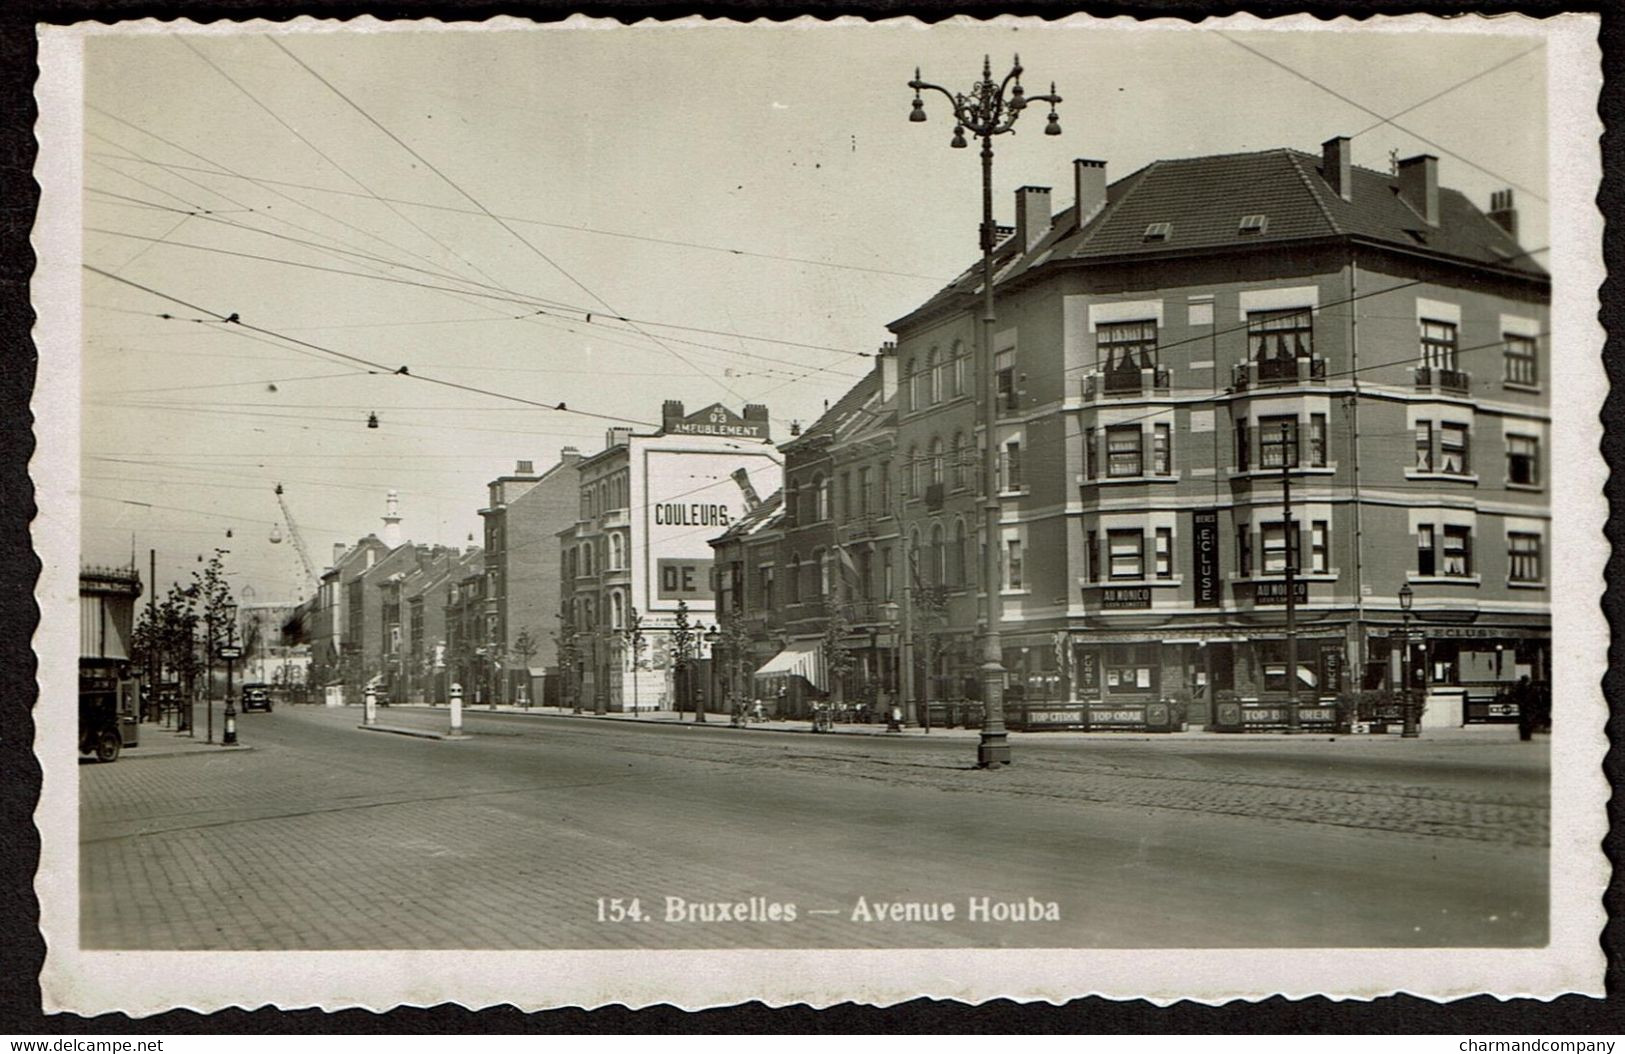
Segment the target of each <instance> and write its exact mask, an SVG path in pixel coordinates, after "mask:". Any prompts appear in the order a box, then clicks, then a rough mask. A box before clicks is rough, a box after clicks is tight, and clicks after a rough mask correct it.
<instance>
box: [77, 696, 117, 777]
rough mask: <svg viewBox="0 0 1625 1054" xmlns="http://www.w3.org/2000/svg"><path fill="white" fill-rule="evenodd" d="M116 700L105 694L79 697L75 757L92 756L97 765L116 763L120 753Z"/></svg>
mask: <svg viewBox="0 0 1625 1054" xmlns="http://www.w3.org/2000/svg"><path fill="white" fill-rule="evenodd" d="M120 724H121V722H120V720H119V712H118V700H117V698H116V697H115V696H112V695H109V694H106V693H90V692H81V693H80V695H79V753H81V754H94V755H96V760H97V761H117V760H118V755H119V751H120V750H123V749H124V735H123V732H122V731H121V730H120Z"/></svg>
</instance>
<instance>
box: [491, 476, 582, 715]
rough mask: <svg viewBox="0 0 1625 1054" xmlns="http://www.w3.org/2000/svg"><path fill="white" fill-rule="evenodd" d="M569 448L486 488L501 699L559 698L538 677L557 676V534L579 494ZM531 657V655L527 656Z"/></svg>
mask: <svg viewBox="0 0 1625 1054" xmlns="http://www.w3.org/2000/svg"><path fill="white" fill-rule="evenodd" d="M580 461H581V454H580V452H579V451H577V450H576V449H575V448H574V447H565V448H564V449H563V450H562V451H560V453H559V460H558V463H557V464H555V465H554V466H552V467H551V468H549V469H547V470H546V471H545V472H542V473H541V474H540V475H538V474H536V473H535V472H533V471H532V463H531V462H529V461H521V462H519V463H518V465H517V467H516V469H515V471H514V473H513V474H512V475H505V476H498V477H497V478H496V479H494V480H492V481H491V483H490V484H489V487H488V491H489V501H488V503H487V505H486V507H485V508H483V509H481V510H480V517H481V518H482V519H483V520H484V521H485V572H486V578H487V589H486V608H487V625H486V641H487V647H488V648H490V649H491V650H492V652H493V654H494V655H495V657H496V659H497V661H498V662H499V663H500V666H501V676H500V678H499V679H498V680H497V682H496V684H495V685H494V690H495V692H496V693H497V697H498V700H499V701H500V702H517V701H520V700H526V701H531V700H533V699H534V701H540V700H541V699H543V698H546V697H549V696H553V695H556V688H554V687H552V686H549V685H548V684H547V682H546V680H545V677H543V676H536V677H533V674H532V671H548V670H552V671H553V672H554V674H555V675H556V672H557V663H558V657H557V649H556V645H555V628H556V625H557V621H558V620H557V615H558V610H559V560H558V533H559V531H561V530H563V529H564V528H565V527H567V526H572V525H574V523H575V521H576V514H575V510H576V506H577V502H578V499H579V496H580V482H579V479H578V469H577V465H578V464H579V462H580ZM527 652H528V654H527Z"/></svg>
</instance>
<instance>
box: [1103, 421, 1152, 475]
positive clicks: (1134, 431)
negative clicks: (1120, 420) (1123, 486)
mask: <svg viewBox="0 0 1625 1054" xmlns="http://www.w3.org/2000/svg"><path fill="white" fill-rule="evenodd" d="M1141 435H1142V433H1141V432H1140V426H1139V425H1114V426H1112V427H1111V428H1108V429H1106V475H1108V476H1113V477H1118V476H1139V475H1143V470H1144V467H1145V464H1144V461H1143V460H1142V458H1141V456H1140V441H1141Z"/></svg>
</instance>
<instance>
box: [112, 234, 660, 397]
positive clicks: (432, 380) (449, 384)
mask: <svg viewBox="0 0 1625 1054" xmlns="http://www.w3.org/2000/svg"><path fill="white" fill-rule="evenodd" d="M80 266H81V267H83V268H84V269H85V270H87V271H90V272H91V273H92V274H99V275H101V276H102V277H103V278H107V279H110V280H111V281H115V282H122V283H124V284H125V285H128V286H131V287H132V288H135V289H139V290H141V291H142V292H144V293H150V294H151V295H153V296H156V297H160V298H162V299H164V300H168V301H170V302H171V303H175V304H180V305H181V306H182V307H186V308H189V309H190V310H193V311H197V312H199V313H201V314H205V315H212V316H213V317H214V318H215V319H216V320H217V321H218V322H220V323H222V324H229V325H232V326H240V327H242V328H243V329H245V330H249V331H251V332H254V333H262V334H265V335H266V336H270V337H275V338H277V339H278V340H284V341H287V342H289V343H291V344H298V345H301V346H303V347H306V348H310V349H312V350H314V351H317V352H320V353H323V354H327V355H331V356H333V357H335V358H339V359H344V360H346V361H349V362H353V363H356V364H358V365H361V366H366V367H368V368H370V369H375V370H379V371H380V372H383V373H388V374H393V375H396V376H402V377H410V378H412V379H413V380H417V381H422V382H424V383H426V384H435V385H439V386H441V387H445V388H451V389H455V390H458V391H465V392H470V393H473V394H476V395H484V396H489V397H490V398H493V399H503V400H506V401H508V402H515V403H521V404H523V405H526V406H533V407H535V408H537V409H539V410H551V411H554V412H555V413H566V414H574V415H577V416H580V417H591V418H595V419H598V420H602V421H614V422H620V423H629V424H635V425H644V426H647V427H651V428H652V427H654V425H653V424H652V423H650V422H648V421H641V420H638V419H636V418H631V417H622V416H618V415H614V414H600V413H595V412H593V411H590V410H576V409H572V408H570V407H568V406H566V405H565V404H564V403H562V402H560V403H558V404H557V405H551V406H550V405H548V404H547V403H543V402H538V401H536V400H534V399H526V398H524V397H522V396H518V395H510V394H508V393H506V392H497V391H492V390H490V389H488V388H480V387H478V386H476V385H470V384H459V383H457V382H456V381H448V380H443V379H441V378H437V377H429V376H426V375H424V374H417V373H412V372H410V369H409V368H408V367H407V366H406V365H404V364H403V365H401V366H398V367H396V366H389V365H387V364H385V363H381V362H376V361H374V360H372V359H367V358H363V357H362V356H360V355H352V354H350V353H348V352H343V351H338V350H336V349H334V348H328V347H324V346H323V345H320V344H314V343H311V342H310V341H305V340H299V339H298V338H297V337H289V336H287V335H286V334H282V333H278V332H277V331H275V330H273V329H267V328H265V327H263V326H256V325H253V324H252V323H249V322H244V321H243V320H242V319H241V318H240V317H239V316H238V315H237V314H235V313H233V314H231V315H224V314H221V313H219V312H217V311H211V310H209V309H208V308H205V307H199V306H198V305H196V304H193V303H189V302H187V301H185V300H182V299H180V298H179V297H176V296H171V295H170V294H168V293H163V292H159V291H158V290H156V289H153V288H152V287H150V286H145V285H142V284H140V283H139V282H132V281H131V280H130V279H128V278H121V277H119V276H118V275H115V274H112V273H110V272H108V271H104V270H102V269H101V268H99V267H93V266H91V265H90V264H81V265H80Z"/></svg>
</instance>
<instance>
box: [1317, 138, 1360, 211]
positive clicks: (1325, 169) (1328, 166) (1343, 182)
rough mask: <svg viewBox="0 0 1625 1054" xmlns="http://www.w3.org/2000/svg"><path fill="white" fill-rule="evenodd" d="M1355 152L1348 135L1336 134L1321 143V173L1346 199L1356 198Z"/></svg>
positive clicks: (1339, 194)
mask: <svg viewBox="0 0 1625 1054" xmlns="http://www.w3.org/2000/svg"><path fill="white" fill-rule="evenodd" d="M1353 153H1354V151H1353V149H1352V147H1351V146H1350V143H1349V137H1348V136H1346V135H1339V136H1334V137H1333V138H1331V139H1328V140H1326V141H1325V142H1324V143H1321V144H1320V174H1321V176H1322V177H1324V178H1325V180H1326V182H1327V184H1329V185H1330V186H1331V188H1332V190H1333V191H1335V192H1336V194H1337V196H1338V197H1340V198H1342V199H1343V200H1344V201H1353V200H1354V171H1353V170H1354V158H1353Z"/></svg>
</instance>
